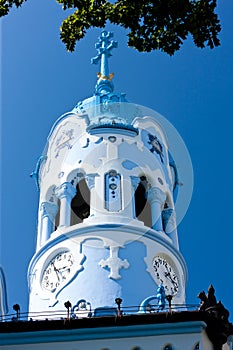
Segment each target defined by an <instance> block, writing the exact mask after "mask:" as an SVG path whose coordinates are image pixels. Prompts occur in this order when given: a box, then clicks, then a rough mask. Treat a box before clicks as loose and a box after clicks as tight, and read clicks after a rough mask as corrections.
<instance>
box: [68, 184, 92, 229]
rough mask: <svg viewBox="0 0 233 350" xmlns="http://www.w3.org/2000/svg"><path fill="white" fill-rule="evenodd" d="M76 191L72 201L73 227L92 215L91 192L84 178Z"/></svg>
mask: <svg viewBox="0 0 233 350" xmlns="http://www.w3.org/2000/svg"><path fill="white" fill-rule="evenodd" d="M76 190H77V192H76V195H75V196H74V198H73V199H72V201H71V226H72V225H76V224H79V223H81V222H83V220H84V219H86V218H88V216H89V215H90V190H89V188H88V186H87V183H86V180H85V179H84V178H83V179H81V180H80V181H79V182H78V183H77V185H76Z"/></svg>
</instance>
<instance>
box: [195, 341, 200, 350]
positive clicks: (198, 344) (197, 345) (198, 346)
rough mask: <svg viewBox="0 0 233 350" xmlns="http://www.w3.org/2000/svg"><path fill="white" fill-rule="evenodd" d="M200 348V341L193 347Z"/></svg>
mask: <svg viewBox="0 0 233 350" xmlns="http://www.w3.org/2000/svg"><path fill="white" fill-rule="evenodd" d="M199 349H200V343H199V342H198V343H196V344H195V345H194V347H193V350H199Z"/></svg>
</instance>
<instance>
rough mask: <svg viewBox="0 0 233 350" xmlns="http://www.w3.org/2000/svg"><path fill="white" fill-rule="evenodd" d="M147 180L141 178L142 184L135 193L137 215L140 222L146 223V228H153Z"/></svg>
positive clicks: (143, 177)
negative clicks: (147, 193) (147, 195)
mask: <svg viewBox="0 0 233 350" xmlns="http://www.w3.org/2000/svg"><path fill="white" fill-rule="evenodd" d="M146 192H147V180H146V177H145V176H141V177H140V182H139V184H138V187H137V189H136V191H135V193H134V203H135V214H136V217H137V218H138V220H140V221H142V222H144V225H145V226H148V227H151V226H152V219H151V206H150V203H149V201H148V200H147V198H146Z"/></svg>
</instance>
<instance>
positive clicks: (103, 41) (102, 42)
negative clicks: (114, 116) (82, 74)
mask: <svg viewBox="0 0 233 350" xmlns="http://www.w3.org/2000/svg"><path fill="white" fill-rule="evenodd" d="M112 38H113V33H112V32H107V31H105V30H104V31H103V32H102V33H101V36H100V37H99V41H98V42H97V43H96V44H95V48H96V49H97V55H96V56H95V57H93V58H92V59H91V63H92V64H97V63H98V62H99V61H100V72H99V73H98V78H99V80H98V83H97V86H96V91H98V92H101V91H99V90H100V89H99V87H101V90H102V91H103V87H105V88H106V90H107V92H112V91H113V86H112V84H111V80H112V78H113V73H111V74H109V67H108V58H109V57H111V56H112V55H111V50H112V49H113V48H116V47H117V46H118V43H117V41H114V40H111V39H112ZM102 80H104V81H105V83H104V84H103V82H101V81H102Z"/></svg>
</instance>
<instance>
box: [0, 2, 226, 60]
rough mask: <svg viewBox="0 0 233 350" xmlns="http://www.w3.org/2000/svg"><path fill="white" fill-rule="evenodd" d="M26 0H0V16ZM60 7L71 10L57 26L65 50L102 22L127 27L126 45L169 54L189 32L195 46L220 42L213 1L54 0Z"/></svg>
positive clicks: (69, 49) (103, 24)
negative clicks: (59, 25) (59, 26)
mask: <svg viewBox="0 0 233 350" xmlns="http://www.w3.org/2000/svg"><path fill="white" fill-rule="evenodd" d="M25 1H26V0H0V16H4V15H6V14H8V12H9V10H10V8H11V7H12V6H13V5H15V6H16V7H19V6H21V5H22V3H23V2H25ZM56 1H57V2H58V3H60V4H61V5H62V6H63V9H64V10H66V9H73V10H74V12H73V13H72V14H71V15H70V16H68V17H67V18H66V19H65V20H64V21H63V23H62V25H61V28H60V30H61V34H60V35H61V40H62V41H63V42H64V44H65V45H66V49H67V50H68V51H74V49H75V45H76V42H77V41H79V40H80V39H82V38H83V37H84V36H85V34H86V32H87V30H88V29H89V28H91V27H99V28H104V27H105V25H106V22H107V21H109V22H110V23H113V24H116V25H120V26H122V27H123V28H126V29H128V31H129V33H128V38H129V39H128V45H129V46H131V47H134V48H135V49H136V50H138V51H144V52H149V51H152V50H161V51H163V52H166V53H167V54H169V55H173V54H174V53H175V52H176V51H177V50H179V49H180V46H181V45H182V44H183V41H184V40H185V39H187V37H188V35H191V36H192V38H193V41H194V44H195V45H196V46H197V47H200V48H204V47H206V46H209V47H210V48H211V49H213V48H214V47H215V46H218V45H220V41H219V39H218V34H219V32H220V30H221V26H220V22H219V19H218V16H217V14H216V13H215V9H216V0H152V1H149V0H140V1H139V0H117V1H115V2H113V1H112V2H109V1H107V0H56Z"/></svg>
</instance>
